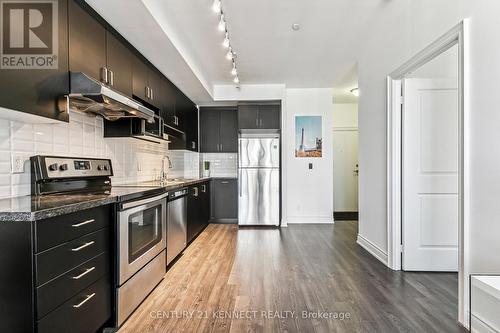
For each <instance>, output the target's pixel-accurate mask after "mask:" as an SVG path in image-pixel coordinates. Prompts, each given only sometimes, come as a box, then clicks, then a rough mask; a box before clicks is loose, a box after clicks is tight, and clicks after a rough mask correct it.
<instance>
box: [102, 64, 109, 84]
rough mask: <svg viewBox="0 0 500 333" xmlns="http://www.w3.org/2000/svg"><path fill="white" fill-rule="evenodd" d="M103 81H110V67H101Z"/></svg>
mask: <svg viewBox="0 0 500 333" xmlns="http://www.w3.org/2000/svg"><path fill="white" fill-rule="evenodd" d="M101 82H104V83H106V84H107V83H108V69H107V68H106V67H101Z"/></svg>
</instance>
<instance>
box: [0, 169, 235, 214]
mask: <svg viewBox="0 0 500 333" xmlns="http://www.w3.org/2000/svg"><path fill="white" fill-rule="evenodd" d="M214 178H215V179H216V178H220V177H208V178H197V179H182V178H179V179H176V180H175V181H167V182H163V183H162V182H160V181H148V182H140V183H134V184H124V185H117V186H113V187H112V188H111V190H110V191H106V192H102V193H67V194H52V195H43V196H32V195H26V196H21V197H14V198H7V199H0V222H7V221H10V222H22V221H25V222H26V221H28V222H30V221H36V220H42V219H46V218H49V217H54V216H58V215H63V214H69V213H74V212H77V211H81V210H85V209H90V208H94V207H98V206H103V205H107V204H112V203H116V202H119V201H125V200H131V199H136V198H139V197H141V196H143V195H151V194H153V193H155V192H168V191H172V190H175V189H178V188H181V187H186V186H190V185H195V184H199V183H203V182H206V181H209V180H210V179H214ZM223 178H229V177H223ZM148 192H149V193H148Z"/></svg>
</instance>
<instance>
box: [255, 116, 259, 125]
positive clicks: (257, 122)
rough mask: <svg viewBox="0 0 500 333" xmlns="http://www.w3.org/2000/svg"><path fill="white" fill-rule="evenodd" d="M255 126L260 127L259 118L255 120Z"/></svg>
mask: <svg viewBox="0 0 500 333" xmlns="http://www.w3.org/2000/svg"><path fill="white" fill-rule="evenodd" d="M255 126H257V127H259V118H255Z"/></svg>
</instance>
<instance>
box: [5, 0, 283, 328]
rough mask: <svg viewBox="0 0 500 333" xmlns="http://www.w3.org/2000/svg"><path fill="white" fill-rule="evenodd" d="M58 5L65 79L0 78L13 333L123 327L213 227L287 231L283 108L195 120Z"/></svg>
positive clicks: (77, 10)
mask: <svg viewBox="0 0 500 333" xmlns="http://www.w3.org/2000/svg"><path fill="white" fill-rule="evenodd" d="M52 5H53V6H54V8H52V9H53V13H56V14H57V18H58V19H57V20H54V21H53V22H54V23H53V24H54V26H53V27H51V28H53V30H54V31H57V33H58V36H57V39H56V40H53V41H52V43H53V45H54V47H55V46H57V47H58V50H54V49H53V50H52V52H54V53H55V54H56V55H57V62H58V64H57V68H56V69H50V66H49V67H48V68H47V69H44V68H43V66H44V65H43V64H41V63H40V67H42V68H39V69H24V70H19V69H16V68H15V66H13V63H8V64H7V63H5V66H6V67H3V68H2V80H0V81H1V82H0V85H1V86H2V88H3V89H8V90H9V92H11V93H9V94H2V97H1V99H2V100H1V105H2V111H5V114H6V117H5V118H6V119H5V120H2V138H3V139H2V147H5V148H7V147H8V149H9V150H11V152H12V153H11V156H9V157H7V158H8V160H9V162H8V164H10V165H9V170H8V173H12V175H13V176H12V179H13V180H12V183H11V184H12V185H14V186H4V187H3V188H2V191H3V192H2V197H4V198H5V199H0V201H1V202H0V206H1V208H0V219H1V220H2V221H4V222H5V223H2V227H1V228H2V233H1V234H2V236H1V237H2V243H3V244H4V245H3V246H2V253H3V255H4V256H5V258H8V260H3V261H2V271H4V270H5V271H7V270H9V271H10V273H9V274H8V275H4V278H2V281H1V282H2V283H1V285H2V287H1V288H2V290H3V291H2V294H4V293H6V289H4V288H8V289H9V295H11V296H6V297H4V298H3V302H5V303H4V304H6V305H7V304H8V305H9V306H8V308H9V310H6V311H3V312H2V318H1V320H0V322H1V323H2V324H1V328H2V331H9V332H28V331H33V332H67V331H74V332H76V331H78V332H95V331H97V330H99V329H102V328H104V327H120V326H122V325H123V324H124V323H125V321H126V320H127V318H128V317H129V316H130V315H131V314H132V313H133V312H134V310H135V309H136V308H137V307H138V306H139V305H140V304H141V303H142V302H143V300H144V299H145V298H146V297H147V295H148V294H149V293H150V292H151V291H152V290H153V289H154V288H155V287H156V286H157V285H158V284H159V283H160V282H161V281H162V279H163V277H164V275H165V273H166V271H167V269H170V268H171V267H172V266H174V265H175V263H176V260H177V259H178V258H179V257H180V256H182V252H183V251H184V250H185V249H186V248H187V247H188V246H189V244H190V243H192V242H193V241H194V240H195V239H196V238H197V236H198V235H199V234H200V233H201V232H202V231H203V230H204V229H205V228H206V227H207V226H208V224H209V223H224V224H228V223H229V224H235V223H238V220H240V221H241V224H242V225H243V224H245V225H250V226H252V225H259V224H264V225H271V226H274V227H278V226H279V224H280V209H279V202H280V169H279V163H280V154H279V146H280V126H281V120H280V119H281V118H280V113H281V105H280V101H279V100H278V101H255V102H248V101H246V102H245V103H233V104H232V105H230V106H228V105H226V106H221V107H216V106H207V107H201V108H199V107H198V106H197V105H196V104H195V103H193V102H192V101H191V100H190V99H189V98H188V97H187V96H186V95H185V94H184V93H183V92H182V91H181V90H180V89H178V88H177V87H176V86H175V85H174V84H173V83H172V82H171V81H170V80H169V79H168V78H166V77H165V76H164V75H163V74H162V73H161V72H160V71H159V70H158V69H157V68H156V67H155V66H153V65H152V64H151V63H150V62H149V61H148V60H147V59H146V58H144V57H143V56H142V55H141V54H140V52H139V51H138V50H137V49H135V48H134V47H133V46H132V45H131V44H130V43H129V42H128V41H127V40H125V39H124V38H123V37H122V36H121V35H120V34H119V33H118V32H117V31H116V30H115V29H113V28H112V27H111V26H110V25H109V24H108V23H107V22H106V21H105V20H104V19H103V18H102V17H100V16H99V15H98V14H97V13H96V12H95V11H94V10H93V9H92V8H91V7H90V6H89V5H87V4H86V3H85V2H83V1H76V0H75V1H74V0H68V1H59V2H54V3H53V4H52ZM12 6H14V7H5V9H4V10H5V11H6V12H9V11H8V10H10V13H14V12H15V11H16V10H22V8H23V7H22V6H21V7H19V8H20V9H17V8H16V7H15V5H12ZM36 8H38V7H36ZM7 9H8V10H7ZM42 9H43V8H42V7H40V12H41V13H44V12H43V10H42ZM14 18H15V17H14ZM14 18H12V17H11V18H10V19H11V20H12V22H14V21H13V20H14ZM12 22H11V26H13V24H14V23H12ZM56 24H57V26H56ZM13 36H14V35H12V33H11V38H14V37H13ZM40 36H42V35H40ZM54 59H55V58H54ZM19 64H20V63H19V62H18V65H19ZM52 65H53V64H51V66H52ZM23 66H24V65H23ZM4 74H5V75H4ZM27 75H29V79H27ZM14 110H15V111H14ZM42 117H43V118H42ZM261 154H262V155H261ZM238 157H244V159H239V158H238ZM3 163H4V162H3ZM7 177H9V176H7ZM4 178H5V176H4ZM9 178H10V177H9ZM14 178H15V180H14ZM9 183H10V182H9ZM256 202H257V203H256ZM19 239H22V240H23V241H19ZM12 260H15V261H18V262H19V265H16V266H15V267H12ZM21 263H22V264H21Z"/></svg>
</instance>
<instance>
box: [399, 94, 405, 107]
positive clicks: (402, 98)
mask: <svg viewBox="0 0 500 333" xmlns="http://www.w3.org/2000/svg"><path fill="white" fill-rule="evenodd" d="M399 103H400V104H401V105H403V104H404V103H405V97H404V96H400V97H399Z"/></svg>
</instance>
